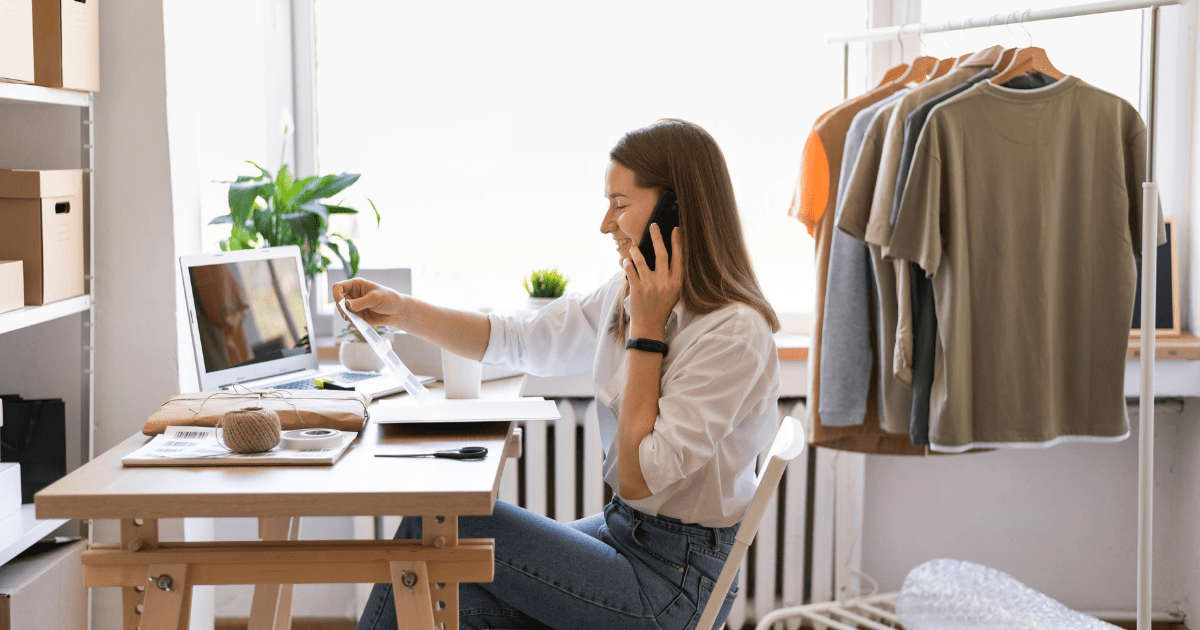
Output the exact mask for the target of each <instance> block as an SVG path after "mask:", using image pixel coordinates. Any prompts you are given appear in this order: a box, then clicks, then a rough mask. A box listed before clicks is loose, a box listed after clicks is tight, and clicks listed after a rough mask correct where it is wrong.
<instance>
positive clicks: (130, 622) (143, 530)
mask: <svg viewBox="0 0 1200 630" xmlns="http://www.w3.org/2000/svg"><path fill="white" fill-rule="evenodd" d="M121 546H122V547H125V548H126V549H129V550H131V551H137V550H141V549H157V548H158V520H157V519H140V518H137V519H126V520H123V521H121ZM147 584H149V582H147ZM145 598H146V585H142V586H138V587H127V588H123V589H121V599H122V604H123V605H122V606H121V608H122V611H123V613H124V614H123V615H122V617H123V619H124V625H123V626H122V627H123V628H124V630H137V628H138V626H139V625H141V621H142V619H141V615H142V613H141V610H139V608H141V607H142V604H143V602H144V600H145Z"/></svg>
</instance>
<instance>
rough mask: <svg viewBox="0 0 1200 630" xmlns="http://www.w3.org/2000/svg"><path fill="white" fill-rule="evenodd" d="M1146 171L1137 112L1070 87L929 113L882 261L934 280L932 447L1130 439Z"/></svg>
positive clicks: (1001, 95) (993, 89)
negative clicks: (1131, 343) (1127, 385)
mask: <svg viewBox="0 0 1200 630" xmlns="http://www.w3.org/2000/svg"><path fill="white" fill-rule="evenodd" d="M1145 164H1146V127H1145V124H1143V122H1142V119H1141V117H1140V116H1138V113H1137V111H1136V110H1135V109H1134V108H1133V106H1132V105H1130V104H1129V103H1128V102H1126V101H1125V100H1123V99H1121V98H1119V97H1117V96H1115V95H1113V94H1110V93H1108V92H1104V91H1103V90H1099V89H1097V88H1095V87H1092V86H1091V85H1088V84H1087V83H1085V82H1083V81H1081V80H1079V79H1078V78H1076V77H1067V78H1064V79H1062V80H1060V81H1058V82H1057V83H1055V84H1053V85H1050V86H1047V87H1044V88H1038V89H1034V90H1014V89H1008V88H1004V87H1001V86H997V85H993V84H992V83H991V82H988V81H984V82H982V83H980V84H978V85H976V86H975V87H973V88H971V89H970V90H967V91H966V92H964V93H962V94H960V95H958V96H956V97H954V98H952V99H950V100H948V101H946V102H945V103H942V104H941V105H939V106H938V107H936V108H935V109H934V110H933V112H932V113H931V114H930V116H929V120H928V122H926V124H925V127H924V129H923V130H922V133H921V136H920V138H919V140H918V141H917V147H916V150H915V151H914V157H913V163H912V168H911V171H910V173H909V177H908V183H907V186H906V189H905V191H904V197H903V199H902V201H901V204H900V208H899V213H898V215H897V218H896V225H895V227H894V229H893V232H892V236H891V241H890V243H889V248H888V250H887V251H888V255H889V256H890V257H893V258H898V259H903V260H910V261H913V262H915V263H917V264H919V265H920V266H921V268H922V269H924V270H925V273H926V274H928V275H929V276H931V278H932V281H933V288H934V294H935V301H936V304H937V318H938V339H937V353H936V355H937V360H936V363H935V366H934V382H933V389H932V392H931V396H930V429H929V438H930V446H931V448H932V449H933V450H935V451H949V452H958V451H963V450H967V449H970V448H986V447H992V446H1012V445H1026V446H1028V445H1035V444H1037V443H1047V442H1058V441H1064V440H1081V441H1109V440H1119V439H1122V438H1124V437H1125V436H1127V435H1128V433H1129V421H1128V418H1127V417H1126V409H1125V393H1124V378H1125V354H1126V351H1127V344H1128V340H1129V322H1130V321H1132V317H1133V300H1134V287H1135V284H1134V283H1135V271H1134V259H1135V256H1137V255H1139V254H1140V249H1141V247H1140V244H1141V220H1142V219H1141V213H1142V182H1143V181H1144V179H1145V174H1146V169H1145ZM1161 222H1162V221H1161V211H1160V214H1159V223H1160V229H1159V241H1160V242H1165V233H1164V232H1163V230H1162V228H1161Z"/></svg>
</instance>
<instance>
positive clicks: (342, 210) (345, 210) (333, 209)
mask: <svg viewBox="0 0 1200 630" xmlns="http://www.w3.org/2000/svg"><path fill="white" fill-rule="evenodd" d="M325 208H326V209H327V210H329V214H358V210H355V209H354V208H350V207H348V206H333V205H329V204H325Z"/></svg>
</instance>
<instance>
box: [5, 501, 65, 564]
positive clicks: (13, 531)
mask: <svg viewBox="0 0 1200 630" xmlns="http://www.w3.org/2000/svg"><path fill="white" fill-rule="evenodd" d="M66 522H67V519H65V518H47V519H41V520H38V519H37V518H36V517H35V516H34V506H33V504H32V503H26V504H25V505H22V506H21V509H19V510H17V511H16V512H13V513H12V514H9V515H8V516H5V517H4V518H2V519H0V564H4V563H6V562H8V561H9V560H12V559H13V558H15V557H17V554H19V553H21V552H22V551H25V550H26V549H28V548H29V546H30V545H32V544H33V543H35V542H37V541H39V540H41V539H43V538H45V537H46V536H49V535H50V533H51V532H53V531H54V530H56V529H58V528H59V527H62V525H63V523H66Z"/></svg>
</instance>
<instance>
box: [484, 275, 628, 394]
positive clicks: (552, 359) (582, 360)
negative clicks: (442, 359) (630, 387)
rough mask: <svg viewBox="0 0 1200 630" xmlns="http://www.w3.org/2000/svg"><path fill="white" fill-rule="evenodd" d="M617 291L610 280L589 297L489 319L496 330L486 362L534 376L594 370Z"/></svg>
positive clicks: (575, 297) (492, 315) (567, 298)
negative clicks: (610, 302)
mask: <svg viewBox="0 0 1200 630" xmlns="http://www.w3.org/2000/svg"><path fill="white" fill-rule="evenodd" d="M611 289H612V282H611V281H610V282H608V283H606V284H605V285H604V286H601V287H600V288H599V289H597V290H596V291H593V292H592V293H590V294H588V295H564V296H563V297H560V298H558V299H557V300H555V301H553V302H551V303H550V304H548V305H546V306H545V307H543V308H540V309H538V310H526V311H519V312H517V313H516V314H513V315H497V314H496V313H490V314H488V321H490V322H491V326H492V331H491V335H490V337H489V338H488V347H487V351H486V352H484V353H483V359H482V360H483V362H484V363H487V364H488V365H498V366H501V367H505V368H508V369H512V370H520V371H522V372H525V373H527V374H532V375H534V376H567V375H569V374H579V373H580V372H586V371H588V370H589V369H591V367H592V362H593V360H594V359H595V356H596V343H597V339H599V335H600V331H601V330H602V329H603V326H604V325H605V322H603V321H602V318H603V314H604V310H605V308H604V307H605V304H606V302H608V299H606V298H608V296H609V293H611Z"/></svg>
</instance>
